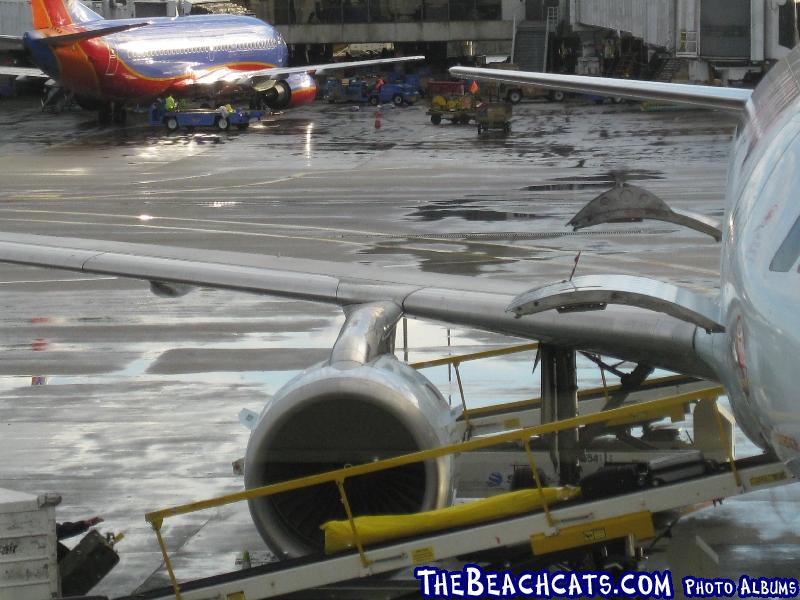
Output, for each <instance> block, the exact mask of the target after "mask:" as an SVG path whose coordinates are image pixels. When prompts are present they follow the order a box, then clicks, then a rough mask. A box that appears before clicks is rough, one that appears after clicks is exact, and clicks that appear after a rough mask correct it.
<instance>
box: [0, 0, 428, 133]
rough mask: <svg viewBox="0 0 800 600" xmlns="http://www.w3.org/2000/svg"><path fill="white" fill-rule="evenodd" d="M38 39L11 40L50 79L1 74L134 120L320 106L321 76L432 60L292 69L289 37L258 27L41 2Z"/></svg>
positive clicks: (7, 70) (239, 21)
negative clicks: (182, 105) (244, 100)
mask: <svg viewBox="0 0 800 600" xmlns="http://www.w3.org/2000/svg"><path fill="white" fill-rule="evenodd" d="M31 10H32V12H33V27H34V29H33V31H29V32H27V33H25V34H24V35H23V36H21V37H9V36H2V37H3V39H4V41H14V42H18V43H19V44H20V45H21V46H23V47H24V48H25V49H27V50H28V52H29V53H30V55H31V57H32V59H33V61H34V62H35V63H36V65H37V66H38V67H39V68H40V69H41V71H38V70H36V69H21V68H16V67H0V74H8V75H46V76H47V77H50V78H52V79H54V80H56V81H57V82H58V83H59V84H60V85H61V86H62V87H64V88H66V89H68V90H70V91H72V92H73V93H74V94H75V96H76V98H77V99H78V101H79V102H80V103H81V104H82V105H83V106H91V107H94V108H97V109H99V110H100V111H101V119H102V118H104V117H105V118H108V117H110V116H111V115H112V111H113V116H114V119H115V120H116V121H122V120H123V119H124V106H125V103H127V102H137V103H141V102H148V101H150V100H152V99H154V98H157V97H159V96H161V97H163V96H166V95H168V94H171V95H173V96H178V97H201V96H215V95H219V94H231V93H235V92H247V93H250V94H252V95H253V96H255V97H256V99H257V100H258V101H259V102H260V103H261V104H263V105H266V106H268V107H270V108H276V109H280V108H288V107H293V106H298V105H300V104H305V103H308V102H311V101H313V100H314V98H315V96H316V91H317V86H316V83H315V81H314V78H313V77H312V75H313V74H315V73H322V72H324V71H329V70H334V69H346V68H351V67H361V66H369V65H375V64H388V63H394V62H402V61H413V60H422V59H424V57H423V56H410V57H404V58H388V59H377V60H365V61H355V62H346V63H329V64H321V65H311V66H305V67H287V66H286V65H287V62H288V61H287V59H288V51H287V48H286V42H284V40H283V38H282V37H281V35H280V33H278V31H277V30H276V29H275V28H274V27H273V26H272V25H269V24H268V23H265V22H264V21H261V20H259V19H256V18H255V17H245V16H238V15H236V16H235V15H197V16H186V17H157V18H152V19H147V20H142V19H116V20H107V19H104V18H103V17H101V16H100V15H98V14H97V13H95V12H93V11H92V10H90V9H89V8H87V7H86V6H84V5H83V4H81V3H80V2H79V1H78V0H31Z"/></svg>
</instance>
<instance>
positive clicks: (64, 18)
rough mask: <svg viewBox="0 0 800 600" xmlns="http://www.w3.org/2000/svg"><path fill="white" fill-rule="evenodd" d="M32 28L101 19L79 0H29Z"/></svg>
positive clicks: (45, 27) (44, 27)
mask: <svg viewBox="0 0 800 600" xmlns="http://www.w3.org/2000/svg"><path fill="white" fill-rule="evenodd" d="M31 12H32V13H33V28H34V29H49V28H51V27H63V26H65V25H72V24H80V23H88V22H90V21H98V20H103V17H102V16H101V15H98V14H97V13H96V12H94V11H93V10H91V9H89V8H87V7H86V6H84V5H83V4H81V3H80V2H79V0H31Z"/></svg>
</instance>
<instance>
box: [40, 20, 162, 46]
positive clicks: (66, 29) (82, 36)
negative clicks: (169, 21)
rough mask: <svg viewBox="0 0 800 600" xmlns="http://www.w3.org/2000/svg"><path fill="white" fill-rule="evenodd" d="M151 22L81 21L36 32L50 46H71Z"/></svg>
mask: <svg viewBox="0 0 800 600" xmlns="http://www.w3.org/2000/svg"><path fill="white" fill-rule="evenodd" d="M149 24H150V23H149V22H147V21H141V22H139V23H123V24H120V25H108V21H100V22H98V23H92V22H88V23H81V24H80V25H64V26H63V27H58V28H53V29H41V30H37V31H36V32H35V33H36V34H37V35H41V36H42V37H41V40H40V41H41V42H43V43H45V44H47V45H48V46H70V45H72V44H74V43H76V42H82V41H83V40H90V39H93V38H98V37H104V36H106V35H111V34H112V33H119V32H120V31H128V30H129V29H138V28H139V27H145V26H146V25H149Z"/></svg>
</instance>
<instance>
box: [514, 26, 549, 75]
mask: <svg viewBox="0 0 800 600" xmlns="http://www.w3.org/2000/svg"><path fill="white" fill-rule="evenodd" d="M546 44H547V24H546V22H545V21H522V22H521V23H520V24H519V26H518V27H517V35H516V41H515V44H514V57H513V62H514V64H516V65H519V68H520V69H521V70H523V71H544V65H545V61H546V60H547V53H546V50H545V49H546Z"/></svg>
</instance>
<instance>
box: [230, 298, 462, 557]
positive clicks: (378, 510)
mask: <svg viewBox="0 0 800 600" xmlns="http://www.w3.org/2000/svg"><path fill="white" fill-rule="evenodd" d="M400 314H401V313H400V312H399V309H398V308H397V307H396V306H394V305H388V304H385V303H381V304H372V305H366V306H363V307H359V308H358V309H357V310H355V311H353V312H351V313H350V314H349V315H348V319H347V322H346V323H345V325H344V327H343V329H342V333H341V334H340V336H339V340H337V343H336V345H335V346H334V350H333V352H332V354H331V359H330V360H329V361H327V362H326V363H323V364H320V365H317V366H315V367H312V368H310V369H308V370H306V371H304V372H303V373H301V374H300V375H298V376H297V377H295V378H294V379H293V380H292V381H290V382H289V383H287V384H286V385H285V386H284V387H283V388H282V389H281V390H280V391H279V392H278V393H277V394H276V395H275V396H274V398H273V399H272V401H271V402H270V403H269V404H268V405H267V407H266V408H265V409H264V411H263V412H262V414H261V417H260V419H259V423H258V425H257V426H256V427H255V428H254V430H253V433H252V435H251V438H250V441H249V443H248V446H247V455H246V459H245V485H246V487H247V488H248V489H250V488H253V487H258V486H262V485H268V484H271V483H277V482H280V481H286V480H288V479H294V478H297V477H303V476H306V475H311V474H315V473H320V472H324V471H329V470H332V469H338V468H342V467H345V466H349V465H357V464H362V463H367V462H372V461H376V460H381V459H385V458H390V457H393V456H397V455H400V454H406V453H409V452H415V451H418V450H426V449H429V448H434V447H437V446H440V445H443V444H447V443H449V442H450V441H451V440H450V433H451V431H452V425H453V422H452V418H451V416H450V410H449V407H448V405H447V402H446V401H445V400H444V398H443V397H442V396H441V394H440V393H439V391H438V390H437V389H436V388H435V387H434V386H433V385H431V383H430V382H429V381H428V380H427V379H426V378H425V377H423V376H422V375H420V374H419V373H417V372H416V371H415V370H414V369H412V368H411V367H409V366H407V365H406V364H404V363H401V362H400V361H398V360H397V359H396V358H395V357H394V356H393V355H391V354H382V353H381V352H383V351H385V350H386V349H387V346H386V343H387V342H388V340H389V339H390V336H392V335H393V333H394V323H396V320H397V318H399V315H400ZM387 323H388V324H387ZM375 354H377V355H378V356H377V357H375V358H372V359H371V360H366V359H368V358H370V357H371V356H374V355H375ZM452 480H453V477H452V464H451V459H450V457H443V458H439V459H437V460H430V461H426V462H424V463H416V464H411V465H406V466H403V467H398V468H395V469H391V470H387V471H381V472H378V473H373V474H369V475H362V476H359V477H355V478H352V479H348V480H346V481H345V491H346V492H347V496H348V500H349V502H350V507H351V509H352V511H353V513H354V514H355V515H377V514H399V513H408V512H417V511H420V510H430V509H434V508H439V507H442V506H447V505H448V504H449V503H450V502H451V499H452V492H453V481H452ZM250 513H251V515H252V517H253V521H254V523H255V525H256V527H257V529H258V531H259V533H260V534H261V536H262V538H263V539H264V540H265V541H266V543H267V545H268V546H270V548H271V549H272V550H273V551H275V552H276V554H277V555H278V556H279V558H287V557H297V556H302V555H305V554H310V553H313V552H318V551H320V550H321V549H322V547H323V541H324V540H323V535H322V531H321V530H320V525H322V524H323V523H325V522H326V521H329V520H331V519H343V518H346V515H345V512H344V508H343V506H342V503H341V500H340V498H339V492H338V489H337V487H336V485H335V484H334V483H325V484H320V485H317V486H314V487H311V488H304V489H300V490H295V491H291V492H286V493H283V494H278V495H275V496H268V497H263V498H256V499H254V500H251V501H250Z"/></svg>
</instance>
